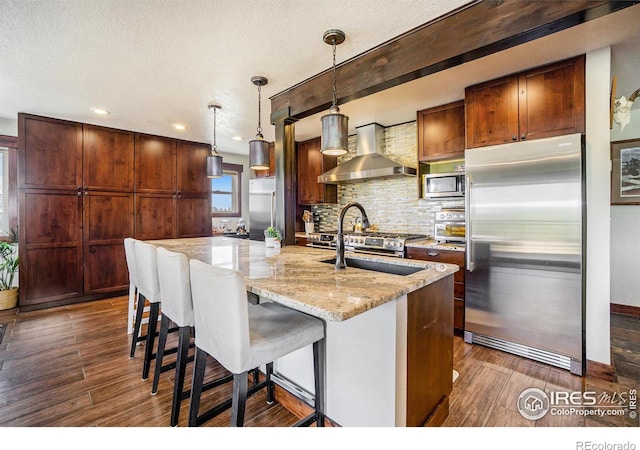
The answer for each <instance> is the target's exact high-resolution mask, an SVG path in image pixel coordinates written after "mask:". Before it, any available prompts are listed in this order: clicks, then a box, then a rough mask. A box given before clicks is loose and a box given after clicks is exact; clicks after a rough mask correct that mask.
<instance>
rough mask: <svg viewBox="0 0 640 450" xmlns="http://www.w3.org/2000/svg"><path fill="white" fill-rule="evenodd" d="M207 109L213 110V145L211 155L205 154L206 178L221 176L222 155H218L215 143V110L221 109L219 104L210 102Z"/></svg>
mask: <svg viewBox="0 0 640 450" xmlns="http://www.w3.org/2000/svg"><path fill="white" fill-rule="evenodd" d="M209 109H210V110H213V145H212V146H211V156H207V178H221V177H222V156H220V155H218V147H217V145H216V111H217V110H219V109H221V106H220V105H215V104H213V103H211V104H209Z"/></svg>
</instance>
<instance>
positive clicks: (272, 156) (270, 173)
mask: <svg viewBox="0 0 640 450" xmlns="http://www.w3.org/2000/svg"><path fill="white" fill-rule="evenodd" d="M254 176H255V178H265V177H275V176H276V146H275V144H274V143H273V142H270V143H269V168H268V169H266V170H255V171H254Z"/></svg>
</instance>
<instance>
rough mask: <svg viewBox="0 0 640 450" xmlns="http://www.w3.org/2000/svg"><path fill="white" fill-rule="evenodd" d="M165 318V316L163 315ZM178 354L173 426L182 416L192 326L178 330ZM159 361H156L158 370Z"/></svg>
mask: <svg viewBox="0 0 640 450" xmlns="http://www.w3.org/2000/svg"><path fill="white" fill-rule="evenodd" d="M163 319H164V317H163ZM178 333H179V337H178V355H177V359H176V380H175V384H174V386H173V402H172V404H171V426H172V427H175V426H177V425H178V418H179V416H180V404H181V403H182V389H183V388H184V376H185V372H186V371H187V359H188V356H189V355H188V353H189V339H190V337H191V327H180V330H179V331H178ZM158 363H159V361H156V370H157V368H158Z"/></svg>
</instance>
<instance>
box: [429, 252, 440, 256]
mask: <svg viewBox="0 0 640 450" xmlns="http://www.w3.org/2000/svg"><path fill="white" fill-rule="evenodd" d="M427 255H429V256H440V252H427Z"/></svg>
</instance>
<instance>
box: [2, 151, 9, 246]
mask: <svg viewBox="0 0 640 450" xmlns="http://www.w3.org/2000/svg"><path fill="white" fill-rule="evenodd" d="M9 230H10V226H9V149H8V148H6V147H0V236H8V235H9Z"/></svg>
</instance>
